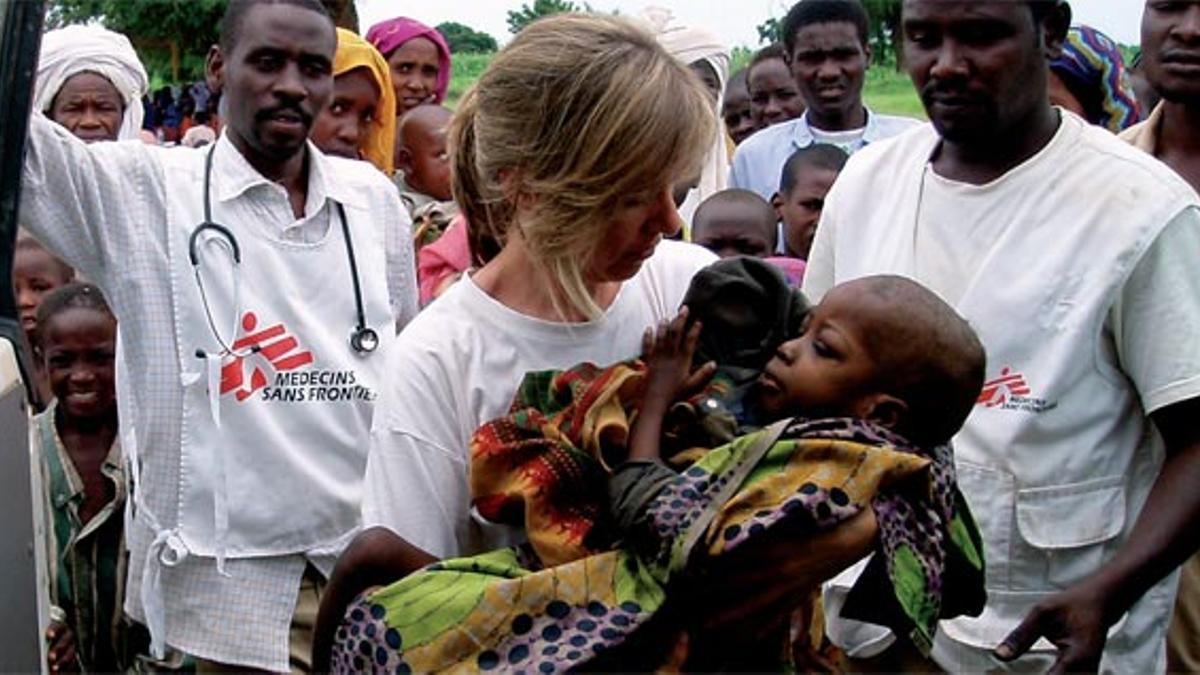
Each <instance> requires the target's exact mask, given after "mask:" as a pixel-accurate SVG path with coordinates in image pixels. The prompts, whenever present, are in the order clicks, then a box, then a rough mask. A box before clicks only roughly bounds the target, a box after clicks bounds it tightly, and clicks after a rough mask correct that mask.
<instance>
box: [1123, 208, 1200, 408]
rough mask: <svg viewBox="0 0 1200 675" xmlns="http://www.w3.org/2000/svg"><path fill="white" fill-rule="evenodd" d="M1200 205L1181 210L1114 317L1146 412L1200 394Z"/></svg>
mask: <svg viewBox="0 0 1200 675" xmlns="http://www.w3.org/2000/svg"><path fill="white" fill-rule="evenodd" d="M1197 255H1200V209H1197V207H1195V206H1189V207H1187V208H1186V209H1184V210H1183V211H1181V212H1180V213H1179V214H1178V215H1177V216H1175V218H1174V219H1172V220H1171V222H1170V223H1168V224H1167V226H1166V228H1164V229H1163V231H1162V232H1161V233H1160V234H1159V236H1158V238H1157V239H1156V240H1155V241H1154V243H1153V244H1151V245H1150V248H1149V249H1148V250H1147V251H1146V253H1145V255H1143V256H1142V258H1141V260H1139V261H1138V263H1137V265H1136V267H1135V268H1134V270H1133V273H1132V274H1131V275H1130V276H1129V279H1128V280H1126V282H1125V285H1124V287H1123V288H1122V289H1121V291H1120V294H1119V295H1118V297H1117V299H1116V302H1115V303H1114V305H1113V308H1112V310H1111V313H1110V315H1109V320H1110V325H1111V328H1112V332H1113V339H1114V342H1115V343H1116V351H1117V359H1118V361H1119V363H1120V366H1121V370H1122V371H1124V373H1125V374H1126V375H1127V376H1128V377H1129V378H1130V380H1131V381H1132V382H1133V384H1134V387H1135V388H1136V389H1137V391H1138V395H1139V396H1140V397H1141V399H1142V406H1143V407H1144V408H1145V410H1146V412H1147V413H1151V412H1154V411H1156V410H1159V409H1161V408H1164V407H1166V406H1169V405H1172V404H1174V403H1181V402H1183V401H1187V400H1189V399H1193V398H1196V397H1197V396H1200V350H1198V349H1196V344H1195V339H1194V337H1195V336H1196V335H1200V274H1197V273H1196V259H1197Z"/></svg>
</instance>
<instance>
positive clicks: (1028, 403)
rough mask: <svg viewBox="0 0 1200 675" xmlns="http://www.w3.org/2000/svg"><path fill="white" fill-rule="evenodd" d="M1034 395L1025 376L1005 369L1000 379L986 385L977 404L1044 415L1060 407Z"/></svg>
mask: <svg viewBox="0 0 1200 675" xmlns="http://www.w3.org/2000/svg"><path fill="white" fill-rule="evenodd" d="M1032 394H1033V390H1032V389H1031V388H1030V387H1029V382H1028V381H1027V380H1026V379H1025V376H1024V375H1023V374H1021V373H1020V372H1017V371H1014V370H1013V369H1011V368H1004V369H1003V370H1001V371H1000V377H997V378H996V379H994V380H990V381H988V382H985V383H984V385H983V391H982V392H980V394H979V399H978V400H977V401H976V403H977V404H978V405H982V406H983V407H985V408H995V409H1000V410H1017V411H1022V412H1030V413H1043V412H1046V411H1047V410H1051V409H1053V408H1055V407H1057V406H1058V404H1057V403H1052V402H1050V401H1047V400H1046V399H1043V398H1037V397H1035V396H1033V395H1032Z"/></svg>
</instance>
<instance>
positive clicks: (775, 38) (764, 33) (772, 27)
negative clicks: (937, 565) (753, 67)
mask: <svg viewBox="0 0 1200 675" xmlns="http://www.w3.org/2000/svg"><path fill="white" fill-rule="evenodd" d="M780 23H781V22H780V21H779V19H777V18H775V17H771V18H769V19H767V20H766V21H764V22H762V23H760V24H758V25H757V26H755V27H754V28H755V30H757V31H758V43H759V44H760V45H773V44H775V43H776V42H782V41H783V36H782V35H780V34H779V29H780Z"/></svg>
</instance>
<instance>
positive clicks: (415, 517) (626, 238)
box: [364, 16, 714, 557]
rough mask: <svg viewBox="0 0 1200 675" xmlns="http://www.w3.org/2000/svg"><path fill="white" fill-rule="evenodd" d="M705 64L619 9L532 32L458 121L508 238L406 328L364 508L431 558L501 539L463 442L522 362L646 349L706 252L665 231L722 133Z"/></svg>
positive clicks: (610, 356)
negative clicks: (679, 189)
mask: <svg viewBox="0 0 1200 675" xmlns="http://www.w3.org/2000/svg"><path fill="white" fill-rule="evenodd" d="M712 124H713V122H712V115H711V113H710V102H709V99H708V95H707V94H706V93H705V91H704V89H703V88H702V86H701V85H700V84H699V82H698V80H697V79H696V78H695V77H694V76H693V75H692V74H691V73H689V72H688V70H687V68H686V67H685V66H682V65H679V64H678V63H677V62H675V61H674V60H672V59H671V57H670V56H668V55H667V54H666V52H664V51H663V50H662V48H661V47H659V46H658V45H657V43H656V42H655V41H654V38H653V37H652V36H650V35H648V34H647V33H644V32H643V31H642V30H640V29H638V28H636V27H634V26H633V25H632V24H630V23H627V22H625V21H624V20H620V19H615V18H602V17H583V16H564V17H559V18H554V19H551V20H546V21H543V22H540V23H538V24H537V25H536V26H531V27H530V28H529V29H527V30H526V31H523V32H522V33H521V34H520V35H519V36H518V37H517V38H516V39H514V40H513V42H512V44H511V45H509V46H508V47H507V48H506V49H505V50H504V51H503V52H501V53H500V54H499V55H498V56H497V57H496V60H495V62H494V63H493V64H492V66H491V67H490V68H489V70H488V71H487V72H486V73H485V74H484V75H483V77H482V78H481V79H480V81H479V84H478V85H477V87H476V88H475V90H474V91H472V92H471V93H469V94H468V95H467V97H466V98H465V99H464V100H463V101H462V103H461V105H460V106H459V110H458V113H457V115H456V116H455V118H454V121H453V122H452V123H451V130H450V143H451V146H452V148H453V150H452V154H453V157H454V160H453V161H454V193H455V199H456V201H457V202H458V203H459V204H461V205H462V206H463V210H464V212H465V214H466V216H467V219H468V221H469V222H470V223H471V224H472V227H479V228H481V229H483V230H484V231H490V232H492V233H493V234H495V235H496V236H498V237H500V238H502V239H503V240H504V242H505V243H504V245H503V248H502V249H501V251H500V253H499V254H498V255H497V256H496V257H495V258H493V259H492V260H491V261H490V262H489V263H487V264H486V265H485V266H484V267H483V268H482V269H480V270H479V271H478V272H476V273H475V274H474V275H472V276H470V277H468V278H466V279H464V280H463V281H462V282H461V283H459V284H457V285H456V286H455V287H453V288H452V289H451V290H450V291H449V292H447V293H446V295H444V296H443V297H442V298H440V299H439V300H438V302H436V303H434V304H433V305H431V306H430V307H429V309H428V310H426V312H425V313H424V314H422V315H420V316H419V317H418V319H417V320H416V321H415V322H413V324H411V325H410V326H409V327H408V328H407V329H406V330H405V332H404V334H403V335H402V336H401V338H400V342H401V346H400V348H399V349H396V350H395V352H394V354H395V356H396V358H395V359H393V360H392V362H391V364H390V365H391V368H390V370H391V372H392V373H394V374H395V379H394V380H393V382H392V385H391V387H390V388H389V389H388V390H387V391H386V392H385V393H384V395H383V397H382V399H381V401H380V406H381V407H380V409H379V413H378V414H377V415H376V419H375V425H374V427H375V429H374V433H373V441H372V448H371V454H370V460H369V462H368V467H367V483H368V487H367V494H366V496H365V504H364V520H365V524H366V525H367V526H372V525H379V526H383V527H386V528H388V529H390V530H392V531H394V532H396V533H397V534H399V535H400V536H401V537H403V538H404V539H406V540H407V541H409V542H410V543H412V544H414V545H416V546H418V547H419V548H421V549H423V550H425V551H427V552H429V553H431V554H433V555H435V556H438V557H445V556H454V555H460V554H465V553H474V552H478V551H480V550H481V549H482V548H484V547H487V546H490V545H491V544H493V543H501V540H500V539H495V538H491V537H489V536H483V537H481V536H480V535H481V534H483V535H490V534H492V533H489V532H480V531H478V530H477V529H476V528H474V527H473V526H472V524H471V519H470V517H469V513H468V509H469V501H470V500H469V496H468V490H467V475H466V465H467V459H468V458H467V445H468V442H469V440H470V438H471V434H472V433H473V432H474V431H475V429H476V428H478V427H479V425H480V424H481V423H483V422H486V421H489V420H491V419H494V418H496V417H498V416H500V415H503V414H504V413H505V412H506V411H507V409H508V407H509V405H510V404H511V402H512V397H513V394H514V393H515V392H516V388H517V385H518V384H519V383H520V381H521V378H522V377H523V376H524V375H525V373H527V372H529V371H534V370H544V369H550V368H563V367H567V366H571V365H574V364H576V363H579V362H581V361H592V362H595V363H609V362H613V361H617V360H620V359H625V358H629V357H633V356H635V355H637V353H638V351H639V348H640V345H641V335H642V331H643V330H645V328H646V327H647V326H650V325H654V324H655V323H656V322H658V321H660V320H662V319H665V318H668V317H670V316H673V315H674V313H675V312H676V310H677V309H678V307H679V303H680V301H681V300H682V298H683V294H684V292H685V291H686V289H687V286H688V282H689V281H690V280H691V277H692V275H693V274H694V273H695V272H696V271H698V270H699V269H701V268H702V267H704V266H706V265H708V264H709V263H710V262H711V261H713V260H714V258H713V256H711V255H710V254H708V253H707V252H705V251H703V250H701V249H699V248H696V247H693V246H690V245H686V244H680V243H677V242H664V241H663V238H664V237H665V236H667V235H672V234H674V233H676V232H677V231H678V230H679V228H680V226H681V223H680V219H679V216H678V214H677V213H676V211H675V207H674V202H673V201H672V186H673V184H674V183H676V182H678V181H679V180H681V179H683V178H684V177H686V176H688V175H692V174H693V173H695V171H696V170H697V168H698V167H699V165H700V162H701V160H702V156H703V152H704V150H705V148H706V147H707V143H706V141H707V139H708V137H709V135H710V134H711V133H712V130H713V129H712Z"/></svg>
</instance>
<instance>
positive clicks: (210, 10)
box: [46, 0, 228, 82]
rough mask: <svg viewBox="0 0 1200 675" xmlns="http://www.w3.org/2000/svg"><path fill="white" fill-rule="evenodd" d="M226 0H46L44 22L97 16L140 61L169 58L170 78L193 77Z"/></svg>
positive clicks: (211, 40) (214, 33)
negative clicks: (121, 35) (128, 44)
mask: <svg viewBox="0 0 1200 675" xmlns="http://www.w3.org/2000/svg"><path fill="white" fill-rule="evenodd" d="M227 1H228V0H142V1H139V2H129V0H51V1H50V3H49V7H48V11H47V13H46V25H47V26H48V27H50V28H60V27H62V26H66V25H68V24H75V23H87V22H90V21H94V20H99V21H100V23H102V24H103V25H104V27H105V28H108V29H109V30H113V31H116V32H118V33H124V34H125V36H126V37H128V38H129V41H130V42H132V43H133V45H134V47H136V48H137V50H138V52H139V53H140V54H142V57H143V60H144V61H146V62H157V63H163V62H167V63H169V64H170V66H169V67H170V71H171V72H170V79H171V81H173V82H182V81H184V80H183V79H181V78H186V79H189V80H191V79H198V78H200V77H201V76H202V75H203V72H202V71H201V72H191V71H192V70H193V69H194V68H195V64H196V63H197V59H196V58H191V59H187V62H188V64H189V65H191V67H190V68H188V69H187V72H184V70H183V69H182V66H183V65H184V58H183V57H184V56H185V55H191V56H193V57H195V56H199V57H203V55H204V54H206V53H208V48H209V47H211V46H212V45H213V44H214V43H215V42H216V41H217V22H218V21H220V19H221V15H222V14H223V13H224V12H225V5H226V3H227Z"/></svg>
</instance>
